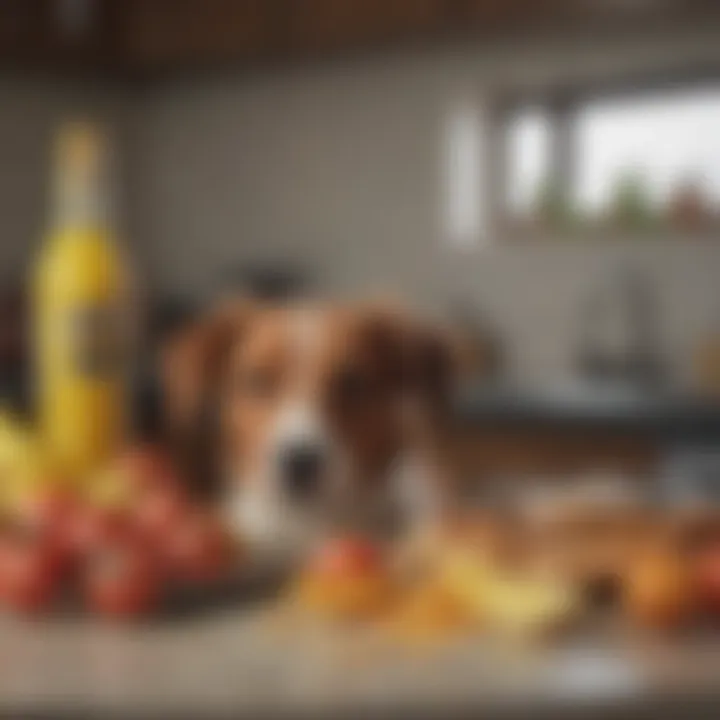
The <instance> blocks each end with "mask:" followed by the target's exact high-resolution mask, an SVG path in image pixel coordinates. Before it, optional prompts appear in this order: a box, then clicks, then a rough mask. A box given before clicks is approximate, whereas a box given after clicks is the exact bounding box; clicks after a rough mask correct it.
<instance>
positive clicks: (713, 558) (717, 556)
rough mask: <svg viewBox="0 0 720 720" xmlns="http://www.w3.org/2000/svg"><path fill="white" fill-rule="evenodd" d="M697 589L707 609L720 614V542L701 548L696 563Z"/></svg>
mask: <svg viewBox="0 0 720 720" xmlns="http://www.w3.org/2000/svg"><path fill="white" fill-rule="evenodd" d="M694 577H695V589H696V591H697V594H698V601H699V603H700V605H701V607H703V608H704V609H705V610H707V611H708V612H711V613H713V614H714V615H718V616H720V543H717V544H713V545H710V546H709V547H707V548H705V549H703V550H701V551H700V552H699V553H698V555H697V558H696V560H695V563H694Z"/></svg>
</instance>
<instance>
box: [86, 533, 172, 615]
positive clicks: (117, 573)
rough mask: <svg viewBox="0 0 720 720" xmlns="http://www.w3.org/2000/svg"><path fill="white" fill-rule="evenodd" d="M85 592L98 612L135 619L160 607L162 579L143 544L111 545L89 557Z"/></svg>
mask: <svg viewBox="0 0 720 720" xmlns="http://www.w3.org/2000/svg"><path fill="white" fill-rule="evenodd" d="M84 589H85V597H86V599H87V602H88V605H89V607H90V608H91V609H92V610H94V611H95V612H97V613H99V614H101V615H105V616H108V617H116V618H131V617H137V616H139V615H143V614H146V613H148V612H150V611H152V610H154V609H155V608H156V607H157V604H158V602H159V600H160V595H161V589H162V577H161V573H160V572H159V568H158V566H157V563H156V561H155V559H154V558H153V555H152V553H150V552H148V551H147V550H146V549H145V548H144V547H142V546H141V545H140V544H139V543H136V542H108V543H106V544H104V545H102V546H99V547H96V548H95V549H94V550H93V552H92V553H91V554H90V556H89V557H88V562H87V565H86V568H85V578H84Z"/></svg>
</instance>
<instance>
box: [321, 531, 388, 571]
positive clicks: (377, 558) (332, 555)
mask: <svg viewBox="0 0 720 720" xmlns="http://www.w3.org/2000/svg"><path fill="white" fill-rule="evenodd" d="M382 568H383V558H382V554H381V552H380V550H379V548H378V547H377V546H376V545H374V544H373V543H371V542H370V541H369V540H366V539H364V538H361V537H354V536H347V537H341V538H336V539H333V540H330V541H327V542H326V543H325V544H324V545H323V546H322V547H321V548H320V551H319V552H318V553H317V554H316V556H315V558H314V559H313V562H312V563H311V569H312V571H313V572H314V573H317V574H320V575H325V576H331V577H358V576H365V575H373V574H377V573H380V572H381V571H382Z"/></svg>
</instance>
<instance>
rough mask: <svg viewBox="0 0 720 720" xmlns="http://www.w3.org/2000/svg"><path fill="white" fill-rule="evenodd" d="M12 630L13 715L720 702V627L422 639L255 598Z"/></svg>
mask: <svg viewBox="0 0 720 720" xmlns="http://www.w3.org/2000/svg"><path fill="white" fill-rule="evenodd" d="M0 638H2V642H0V713H3V714H8V715H10V716H14V717H30V716H47V717H63V716H67V717H77V716H78V715H79V714H85V713H91V714H97V715H98V716H102V717H115V716H122V717H128V716H137V717H148V716H153V715H158V716H160V715H162V716H167V715H175V714H176V715H187V716H197V717H200V716H202V717H206V718H209V717H215V716H217V717H221V716H231V715H232V716H238V715H239V714H248V715H250V714H253V715H255V714H257V713H259V712H261V711H262V712H268V713H272V714H273V715H280V716H286V717H296V716H301V715H302V716H304V715H308V716H312V717H315V718H316V717H318V716H325V715H327V716H336V715H338V714H340V713H343V714H345V715H354V714H358V715H360V714H364V713H367V712H370V711H374V712H385V711H386V712H392V714H396V715H407V716H412V717H413V718H417V717H422V716H426V715H435V714H437V712H439V711H440V710H442V711H443V712H445V713H448V712H451V711H453V710H455V711H466V712H468V714H471V713H472V714H477V713H479V712H482V714H483V717H487V716H488V715H491V716H494V715H502V716H505V715H507V714H510V715H512V714H513V713H517V714H519V715H522V714H523V713H522V711H523V710H525V711H526V710H527V709H528V708H529V707H532V709H533V716H534V717H538V716H540V717H542V716H545V714H547V716H548V717H557V716H558V714H560V713H561V712H562V713H563V714H567V716H572V717H576V716H585V715H586V714H590V715H592V713H593V712H596V711H598V710H599V709H600V708H605V709H607V708H608V707H609V706H612V707H613V709H614V711H620V710H623V709H624V710H626V711H628V712H630V711H632V714H633V716H634V717H639V716H647V717H657V716H658V715H657V713H656V712H652V713H651V712H650V709H651V708H656V709H657V708H660V709H662V710H664V711H667V712H670V709H671V708H673V707H680V706H681V704H682V703H683V702H685V701H687V699H688V698H692V699H693V701H694V703H695V705H694V706H693V707H697V708H699V707H700V702H701V701H702V702H704V703H705V704H706V707H708V708H714V709H716V710H720V644H719V643H718V642H717V640H720V638H718V639H716V640H711V639H709V638H708V637H702V636H700V637H695V638H694V639H692V640H689V639H686V640H685V641H683V642H682V643H679V642H671V641H667V640H665V641H664V640H656V641H654V642H652V643H651V642H650V641H649V640H647V639H644V640H641V639H638V638H633V637H631V636H629V635H627V634H622V633H620V634H613V635H612V636H610V635H608V634H605V635H604V637H603V638H601V639H600V640H598V639H593V640H590V639H588V638H575V639H573V640H569V639H566V640H563V641H561V642H557V643H555V644H553V645H552V646H545V647H543V648H540V647H534V648H533V647H529V646H520V645H517V644H512V643H508V642H507V641H505V642H502V643H501V642H499V641H495V642H494V643H493V642H491V641H489V640H480V639H477V638H472V639H471V638H464V639H462V640H460V641H457V642H453V643H452V644H450V643H448V644H447V645H432V646H430V647H411V646H408V645H403V644H401V643H400V642H399V641H397V640H392V641H391V640H389V639H388V637H387V635H382V636H380V635H379V634H370V633H367V634H361V633H359V632H358V631H355V632H354V633H352V632H350V631H349V630H345V631H343V632H340V631H337V630H336V631H335V632H334V633H331V632H329V631H328V629H327V628H324V629H320V628H317V627H311V626H308V625H307V624H303V625H299V624H295V623H286V622H284V621H283V620H282V616H281V615H278V614H277V613H270V612H268V610H267V609H263V608H260V607H258V606H251V607H234V608H225V609H223V610H216V611H215V612H213V613H212V614H208V615H200V616H191V617H182V618H174V619H169V620H167V621H161V622H156V623H151V624H147V625H137V626H115V625H107V624H105V623H101V622H99V621H94V620H87V619H69V620H60V619H52V620H47V621H43V622H31V621H22V620H18V619H15V618H3V619H2V621H1V622H0ZM646 713H647V714H646ZM663 714H665V713H663ZM668 716H670V715H668ZM715 716H717V715H715Z"/></svg>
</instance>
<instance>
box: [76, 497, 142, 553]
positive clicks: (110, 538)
mask: <svg viewBox="0 0 720 720" xmlns="http://www.w3.org/2000/svg"><path fill="white" fill-rule="evenodd" d="M131 535H132V524H131V522H130V518H129V517H128V515H127V513H125V512H123V511H122V510H120V509H117V508H110V507H105V506H95V505H87V506H85V507H84V508H82V510H79V511H78V512H77V513H76V515H75V521H74V523H73V527H72V531H71V543H72V545H73V547H74V548H75V552H76V553H77V554H78V555H86V554H88V553H90V552H92V551H93V550H94V549H95V548H96V547H98V546H102V545H104V544H107V543H109V542H115V541H118V542H119V541H122V540H125V539H127V538H129V537H130V536H131Z"/></svg>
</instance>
